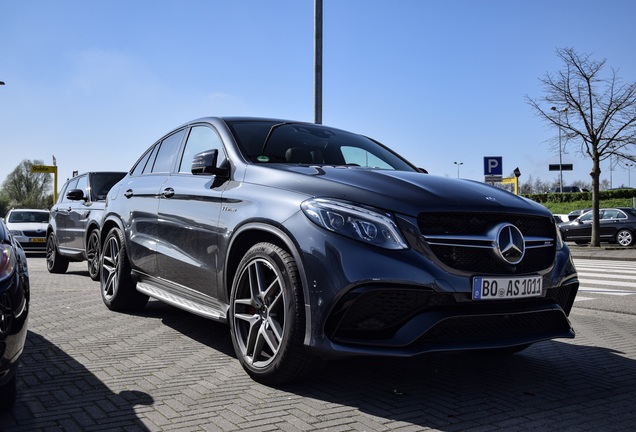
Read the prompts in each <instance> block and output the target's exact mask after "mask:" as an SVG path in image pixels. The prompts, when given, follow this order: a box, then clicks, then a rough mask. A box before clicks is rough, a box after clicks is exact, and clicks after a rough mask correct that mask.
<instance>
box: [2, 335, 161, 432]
mask: <svg viewBox="0 0 636 432" xmlns="http://www.w3.org/2000/svg"><path fill="white" fill-rule="evenodd" d="M17 376H18V398H17V401H16V403H15V405H14V406H13V408H12V409H9V410H0V430H3V431H8V430H11V428H16V429H15V430H29V431H32V430H45V429H46V430H54V429H55V430H58V429H59V430H85V429H88V428H91V427H93V428H94V426H95V425H99V427H100V428H101V429H102V430H107V429H110V428H112V429H118V430H127V431H147V430H148V429H147V428H146V427H145V426H144V424H143V423H142V422H141V421H140V420H139V418H138V417H137V416H136V414H135V411H134V408H135V406H137V405H152V403H153V398H152V397H151V396H150V395H148V394H147V393H144V392H142V391H137V390H132V389H131V390H125V391H121V392H119V393H114V392H113V391H112V390H110V389H109V388H108V387H107V386H106V385H105V384H104V383H103V382H102V381H101V380H100V379H99V378H98V377H97V376H95V375H94V374H93V373H91V372H90V371H89V370H88V369H86V368H85V367H84V366H83V365H82V364H81V363H80V362H78V361H77V360H75V359H74V358H72V357H71V356H69V355H68V354H66V353H65V352H64V351H62V350H61V349H60V348H58V347H57V346H55V345H53V344H52V343H51V342H49V341H48V340H47V339H46V338H44V337H43V336H41V335H39V334H37V333H34V332H32V331H29V333H28V335H27V339H26V345H25V350H24V354H23V356H22V359H21V363H20V366H19V368H18V375H17Z"/></svg>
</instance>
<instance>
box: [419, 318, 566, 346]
mask: <svg viewBox="0 0 636 432" xmlns="http://www.w3.org/2000/svg"><path fill="white" fill-rule="evenodd" d="M563 316H564V315H563V312H561V311H560V310H558V309H556V310H545V311H540V312H531V313H521V314H510V315H505V314H504V315H483V316H479V315H476V316H461V317H457V318H450V319H447V320H444V321H440V322H439V323H438V324H437V325H435V326H434V327H433V328H432V329H431V330H429V331H427V332H426V333H425V334H424V335H422V337H420V338H419V339H418V340H417V342H416V345H419V344H423V345H424V344H425V345H430V344H436V345H438V346H439V344H442V345H445V344H449V345H458V344H475V343H488V342H494V341H499V342H501V341H507V340H511V339H515V340H519V339H526V338H537V337H540V336H541V335H542V334H550V333H554V332H555V330H556V331H560V332H564V333H565V332H567V331H569V329H570V326H569V324H568V322H567V320H565V319H564V318H563Z"/></svg>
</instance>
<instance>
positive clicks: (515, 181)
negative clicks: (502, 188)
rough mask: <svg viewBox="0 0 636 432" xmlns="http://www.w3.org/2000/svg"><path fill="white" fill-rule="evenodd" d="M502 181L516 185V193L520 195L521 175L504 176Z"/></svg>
mask: <svg viewBox="0 0 636 432" xmlns="http://www.w3.org/2000/svg"><path fill="white" fill-rule="evenodd" d="M501 183H503V184H512V185H514V188H515V190H514V193H515V195H519V177H504V178H502V179H501Z"/></svg>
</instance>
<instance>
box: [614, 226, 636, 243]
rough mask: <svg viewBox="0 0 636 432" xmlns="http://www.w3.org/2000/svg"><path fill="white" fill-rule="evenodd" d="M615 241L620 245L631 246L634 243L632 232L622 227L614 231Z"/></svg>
mask: <svg viewBox="0 0 636 432" xmlns="http://www.w3.org/2000/svg"><path fill="white" fill-rule="evenodd" d="M616 243H618V244H619V245H621V246H625V247H627V246H633V245H634V233H633V232H631V231H630V230H628V229H626V228H623V229H620V230H618V232H617V233H616Z"/></svg>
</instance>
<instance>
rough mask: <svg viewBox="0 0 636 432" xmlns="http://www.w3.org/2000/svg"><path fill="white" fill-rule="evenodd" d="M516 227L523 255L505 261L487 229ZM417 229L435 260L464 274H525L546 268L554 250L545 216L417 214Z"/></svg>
mask: <svg viewBox="0 0 636 432" xmlns="http://www.w3.org/2000/svg"><path fill="white" fill-rule="evenodd" d="M504 223H507V224H512V225H514V226H516V227H517V228H518V229H519V230H520V231H521V233H522V234H523V237H524V239H525V242H526V250H525V255H524V258H523V260H522V261H521V262H519V263H518V264H516V265H512V264H509V263H507V262H505V261H504V260H503V259H502V258H501V257H500V256H499V254H498V252H497V250H496V248H495V245H494V243H495V239H494V238H492V233H491V231H492V230H493V228H495V227H497V226H498V225H500V224H504ZM418 228H419V230H420V232H421V234H422V236H423V238H424V240H425V241H426V242H427V244H428V246H429V247H430V249H431V251H432V252H433V253H434V255H435V256H436V257H437V259H438V260H439V261H440V262H441V263H442V264H444V265H445V266H447V267H448V268H449V269H451V270H455V271H458V272H465V273H479V274H483V275H489V274H499V275H506V274H528V273H537V272H541V271H543V270H545V269H547V268H549V267H550V266H551V265H552V263H553V261H554V255H555V253H556V228H555V226H554V222H553V221H552V219H551V218H549V217H544V216H532V215H517V214H507V213H420V214H419V215H418Z"/></svg>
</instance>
